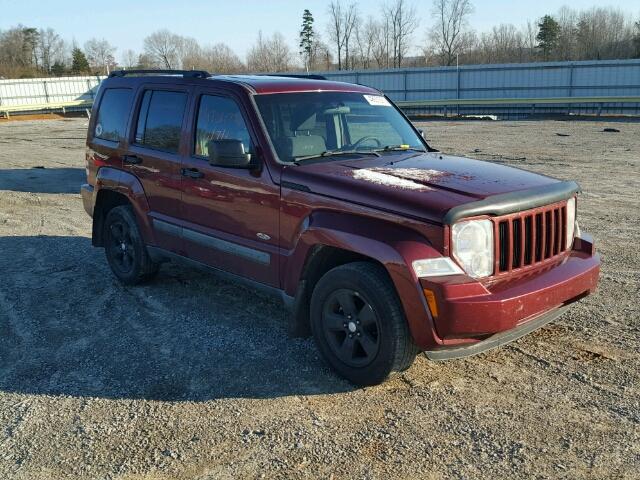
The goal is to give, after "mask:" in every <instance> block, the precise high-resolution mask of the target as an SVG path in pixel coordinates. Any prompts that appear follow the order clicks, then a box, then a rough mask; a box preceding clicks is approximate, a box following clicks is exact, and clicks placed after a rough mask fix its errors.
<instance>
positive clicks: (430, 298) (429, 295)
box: [422, 288, 438, 318]
mask: <svg viewBox="0 0 640 480" xmlns="http://www.w3.org/2000/svg"><path fill="white" fill-rule="evenodd" d="M422 291H423V292H424V298H426V299H427V305H429V310H430V311H431V316H432V317H433V318H438V303H437V302H436V296H435V295H434V293H433V292H432V291H431V290H429V289H428V288H425V289H423V290H422Z"/></svg>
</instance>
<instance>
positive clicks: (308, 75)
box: [262, 73, 327, 80]
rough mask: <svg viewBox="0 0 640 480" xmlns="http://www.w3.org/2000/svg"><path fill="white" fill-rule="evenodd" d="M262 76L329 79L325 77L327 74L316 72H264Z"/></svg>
mask: <svg viewBox="0 0 640 480" xmlns="http://www.w3.org/2000/svg"><path fill="white" fill-rule="evenodd" d="M262 76H264V77H289V78H306V79H309V80H326V79H327V77H325V76H322V75H316V74H314V73H310V74H304V73H300V74H295V73H281V74H277V73H264V74H262Z"/></svg>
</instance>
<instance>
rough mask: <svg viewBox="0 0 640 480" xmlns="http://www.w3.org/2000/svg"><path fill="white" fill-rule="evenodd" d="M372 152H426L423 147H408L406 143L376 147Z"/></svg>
mask: <svg viewBox="0 0 640 480" xmlns="http://www.w3.org/2000/svg"><path fill="white" fill-rule="evenodd" d="M373 151H374V152H420V153H426V152H427V151H426V150H425V149H423V148H417V147H409V146H408V145H386V146H384V147H382V148H376V149H375V150H373Z"/></svg>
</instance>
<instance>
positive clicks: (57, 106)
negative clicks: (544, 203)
mask: <svg viewBox="0 0 640 480" xmlns="http://www.w3.org/2000/svg"><path fill="white" fill-rule="evenodd" d="M395 103H396V104H397V105H398V106H399V107H401V108H420V107H449V106H451V107H456V106H469V105H473V106H475V105H478V106H483V105H484V106H494V105H530V106H532V107H535V106H536V105H575V104H604V103H634V104H640V97H634V96H622V97H621V96H617V97H613V96H612V97H548V98H452V99H438V100H415V101H406V100H400V101H397V102H395ZM92 105H93V100H73V101H68V102H58V103H41V104H30V105H5V106H2V105H0V114H3V115H4V116H5V117H6V118H10V114H12V113H18V112H34V113H36V112H48V111H56V110H57V111H62V112H63V113H66V109H67V108H81V107H85V108H91V106H92Z"/></svg>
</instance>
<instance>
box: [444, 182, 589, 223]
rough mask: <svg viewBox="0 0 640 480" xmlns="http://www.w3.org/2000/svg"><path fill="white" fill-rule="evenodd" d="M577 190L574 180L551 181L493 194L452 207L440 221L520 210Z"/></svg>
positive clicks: (538, 205) (553, 200)
mask: <svg viewBox="0 0 640 480" xmlns="http://www.w3.org/2000/svg"><path fill="white" fill-rule="evenodd" d="M579 192H580V185H578V184H577V183H576V182H574V181H568V182H558V183H553V184H551V185H545V186H544V187H536V188H532V189H529V190H520V191H517V192H509V193H503V194H501V195H494V196H491V197H488V198H485V199H483V200H478V201H477V202H470V203H465V204H463V205H458V206H457V207H453V208H452V209H451V210H449V211H448V212H447V213H446V214H445V216H444V218H443V219H442V223H444V224H445V225H451V224H453V223H455V222H456V221H458V220H460V219H462V218H466V217H476V216H478V215H494V216H499V215H506V214H509V213H514V212H521V211H523V210H529V209H532V208H536V207H542V206H544V205H549V204H550V203H555V202H559V201H561V200H566V199H568V198H571V197H572V196H573V195H575V194H576V193H579Z"/></svg>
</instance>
